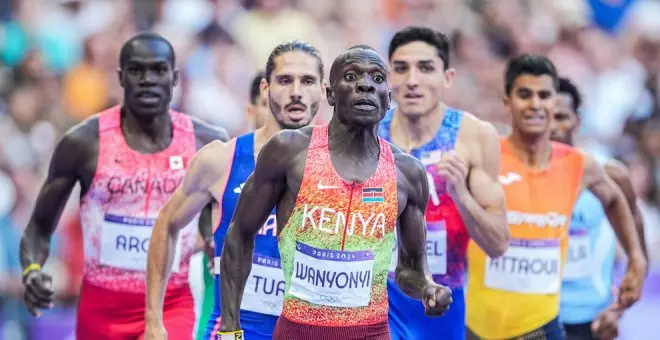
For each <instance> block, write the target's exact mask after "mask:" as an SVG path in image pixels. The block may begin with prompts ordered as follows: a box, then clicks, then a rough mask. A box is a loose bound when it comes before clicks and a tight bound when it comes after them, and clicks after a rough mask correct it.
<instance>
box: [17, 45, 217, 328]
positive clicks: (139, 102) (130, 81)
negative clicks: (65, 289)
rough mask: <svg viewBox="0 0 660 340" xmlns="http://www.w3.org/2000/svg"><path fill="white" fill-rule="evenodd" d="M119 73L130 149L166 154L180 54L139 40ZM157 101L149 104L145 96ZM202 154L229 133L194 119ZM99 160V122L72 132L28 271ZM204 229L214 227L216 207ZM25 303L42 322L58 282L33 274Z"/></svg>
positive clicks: (46, 196)
mask: <svg viewBox="0 0 660 340" xmlns="http://www.w3.org/2000/svg"><path fill="white" fill-rule="evenodd" d="M122 52H123V53H122V57H121V61H120V65H121V68H120V69H119V70H118V76H119V82H120V84H121V86H122V87H123V88H124V104H123V106H122V109H121V129H122V132H123V134H124V138H125V139H126V142H127V144H128V145H129V146H130V147H131V148H132V149H134V150H136V151H139V152H141V153H144V154H152V153H157V152H160V151H162V150H165V149H166V148H167V147H168V146H169V145H170V143H171V142H172V121H171V119H170V115H169V113H168V112H169V109H168V108H169V103H170V101H171V99H172V88H173V87H174V86H176V84H177V81H178V71H177V70H176V68H175V67H174V51H173V50H172V49H171V46H170V45H169V43H168V42H167V40H165V39H164V38H162V37H160V36H155V35H153V34H138V35H137V36H135V37H133V38H131V39H130V40H129V41H128V42H126V44H125V45H124V48H123V49H122ZM144 93H149V94H150V97H151V98H148V99H145V98H144V96H143V94H144ZM193 126H194V129H195V137H196V138H195V143H196V146H197V149H200V148H202V147H203V146H204V145H206V144H208V143H210V142H211V141H213V140H216V139H219V140H222V141H225V140H227V138H228V137H227V134H226V132H225V131H224V130H222V129H218V128H215V127H212V126H210V125H208V124H205V123H203V122H201V121H199V120H197V119H193ZM98 154H99V121H98V116H93V117H91V118H89V119H86V120H85V121H83V122H81V123H80V124H78V125H76V126H74V127H73V128H71V129H70V130H69V131H68V132H67V133H66V134H65V135H64V136H63V137H62V139H61V140H60V141H59V143H58V145H57V146H56V148H55V151H54V152H53V156H52V159H51V163H50V167H49V170H48V175H47V178H46V181H45V182H44V184H43V186H42V188H41V191H40V192H39V196H38V197H37V201H36V205H35V208H34V211H33V212H32V216H31V218H30V221H29V222H28V225H27V227H26V229H25V232H24V233H23V237H22V238H21V250H20V259H21V264H22V266H23V268H26V267H27V266H29V265H30V264H32V263H38V264H40V265H41V266H43V265H44V263H45V262H46V259H47V258H48V255H49V250H50V242H51V237H52V235H53V233H54V232H55V228H56V227H57V225H58V222H59V220H60V217H61V214H62V210H63V209H64V207H65V205H66V202H67V200H68V198H69V195H70V194H71V191H72V190H73V188H74V187H75V185H76V183H79V184H80V187H81V198H82V197H84V196H85V194H86V193H87V190H88V189H89V188H90V186H91V184H92V180H93V178H94V174H95V173H96V166H97V163H98ZM202 216H203V217H202V218H200V223H210V218H207V216H210V205H209V206H208V207H207V212H205V213H204V214H203V215H202ZM23 282H24V284H25V303H26V305H27V308H28V310H29V311H30V313H32V314H33V315H35V316H39V315H40V312H39V309H44V308H51V307H52V306H53V295H54V292H53V289H52V287H51V286H52V285H51V282H52V278H51V277H50V276H49V275H47V274H45V273H44V272H43V271H41V270H31V271H30V272H28V273H27V274H26V275H25V277H24V278H23Z"/></svg>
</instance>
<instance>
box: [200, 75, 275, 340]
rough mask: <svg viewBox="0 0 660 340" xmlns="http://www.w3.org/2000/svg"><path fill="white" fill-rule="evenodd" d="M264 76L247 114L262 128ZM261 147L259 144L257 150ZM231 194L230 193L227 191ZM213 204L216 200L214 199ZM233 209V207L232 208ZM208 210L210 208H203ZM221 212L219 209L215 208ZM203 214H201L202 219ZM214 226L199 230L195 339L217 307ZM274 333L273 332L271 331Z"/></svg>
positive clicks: (265, 105) (256, 85) (256, 82)
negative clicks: (199, 279) (199, 281)
mask: <svg viewBox="0 0 660 340" xmlns="http://www.w3.org/2000/svg"><path fill="white" fill-rule="evenodd" d="M262 78H264V72H258V73H257V75H256V76H255V77H254V78H253V79H252V83H251V85H250V102H249V103H248V106H247V115H248V119H249V121H250V124H252V126H253V127H254V129H260V128H261V127H262V126H264V123H265V121H266V119H267V118H268V117H269V116H270V110H269V108H268V100H267V99H266V98H264V96H262V95H261V93H260V92H261V89H260V87H261V79H262ZM252 135H254V133H252ZM259 148H261V146H259V145H257V146H256V147H255V150H257V152H258V149H259ZM227 194H228V195H229V193H227ZM213 204H216V203H215V200H213ZM232 210H233V208H232ZM204 211H208V209H204V210H202V213H203V212H204ZM214 211H216V212H219V210H218V209H216V210H214ZM202 216H203V214H202V215H200V219H201V218H202ZM199 226H200V227H202V226H204V227H206V226H207V224H206V223H199ZM213 229H214V228H213V226H212V225H211V223H209V224H208V228H200V230H199V232H200V235H202V238H203V239H204V246H205V247H204V250H205V252H204V255H203V256H202V268H204V269H208V270H204V271H203V273H202V275H203V285H204V286H203V287H204V296H203V300H202V307H201V313H200V314H199V315H197V327H196V329H197V330H196V335H195V339H197V340H202V339H208V337H205V336H204V335H205V334H206V333H207V325H208V322H209V320H210V317H211V314H212V313H213V310H214V308H215V280H214V277H213V276H214V275H213V264H212V262H213V260H209V259H213V258H214V257H215V255H214V253H215V242H214V241H213ZM271 333H272V332H271Z"/></svg>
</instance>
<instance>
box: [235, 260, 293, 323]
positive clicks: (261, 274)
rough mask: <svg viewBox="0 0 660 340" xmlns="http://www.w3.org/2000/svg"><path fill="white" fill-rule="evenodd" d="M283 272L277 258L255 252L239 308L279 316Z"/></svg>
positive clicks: (283, 287)
mask: <svg viewBox="0 0 660 340" xmlns="http://www.w3.org/2000/svg"><path fill="white" fill-rule="evenodd" d="M285 285H286V284H285V282H284V274H283V273H282V263H281V262H280V260H279V259H276V258H272V257H268V256H263V255H258V254H255V255H254V256H253V257H252V270H251V271H250V276H249V277H248V281H247V283H246V284H245V291H244V292H243V301H241V309H242V310H249V311H251V312H256V313H261V314H268V315H275V316H279V315H280V314H281V313H282V305H283V303H284V289H285Z"/></svg>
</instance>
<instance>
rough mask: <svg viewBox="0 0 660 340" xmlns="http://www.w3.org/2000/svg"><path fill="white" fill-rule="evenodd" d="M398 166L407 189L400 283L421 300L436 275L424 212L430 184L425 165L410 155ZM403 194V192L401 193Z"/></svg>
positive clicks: (401, 230)
mask: <svg viewBox="0 0 660 340" xmlns="http://www.w3.org/2000/svg"><path fill="white" fill-rule="evenodd" d="M399 157H401V158H402V159H403V161H402V162H400V163H399V164H401V165H400V166H399V169H400V170H401V172H402V173H403V176H402V177H400V178H399V181H402V182H404V183H405V186H406V187H407V188H408V190H407V200H406V206H405V207H404V209H403V212H402V213H401V215H400V216H399V223H398V225H399V237H398V242H399V244H398V248H399V254H398V256H399V259H398V262H397V266H396V270H395V278H396V283H397V285H398V286H399V287H400V288H401V290H402V291H403V292H404V293H405V294H406V295H408V296H410V297H411V298H413V299H417V300H421V298H422V291H423V290H424V287H426V286H427V285H428V284H430V283H433V278H432V277H431V274H430V272H429V270H428V264H427V261H426V220H425V217H424V212H425V211H426V205H427V204H428V200H429V184H428V180H427V177H426V169H424V166H423V165H422V164H421V163H419V162H418V161H416V160H415V159H413V158H412V157H410V156H399ZM399 197H401V195H399Z"/></svg>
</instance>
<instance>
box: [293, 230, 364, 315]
mask: <svg viewBox="0 0 660 340" xmlns="http://www.w3.org/2000/svg"><path fill="white" fill-rule="evenodd" d="M373 267H374V254H373V252H372V251H371V250H364V251H339V250H328V249H318V248H314V247H312V246H309V245H306V244H304V243H301V242H296V253H295V255H294V263H293V277H292V278H291V288H290V289H289V294H291V295H293V296H295V297H297V298H299V299H302V300H305V301H307V302H310V303H313V304H317V305H324V306H332V307H363V306H367V305H369V301H371V284H372V281H373V276H374V274H373Z"/></svg>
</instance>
